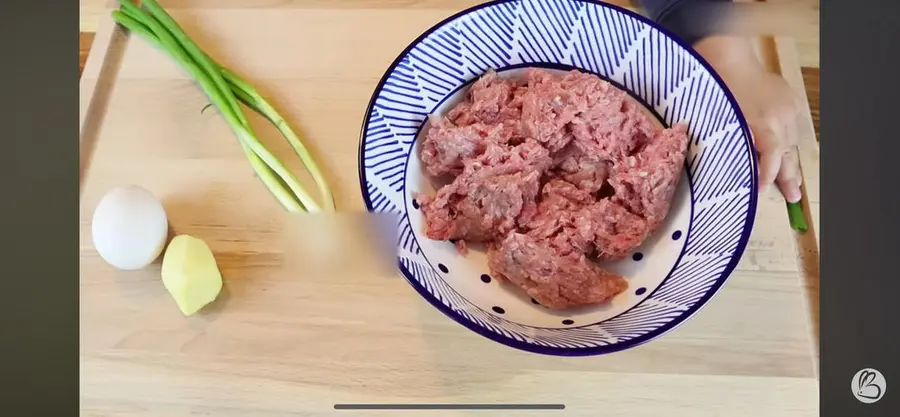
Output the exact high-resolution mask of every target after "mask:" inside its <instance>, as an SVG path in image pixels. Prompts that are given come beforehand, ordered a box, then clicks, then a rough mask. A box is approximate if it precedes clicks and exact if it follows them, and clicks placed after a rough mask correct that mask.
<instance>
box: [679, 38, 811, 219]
mask: <svg viewBox="0 0 900 417" xmlns="http://www.w3.org/2000/svg"><path fill="white" fill-rule="evenodd" d="M695 49H697V51H698V52H699V53H700V54H701V55H702V56H703V57H704V58H705V59H706V60H707V61H709V63H710V64H711V65H712V66H713V68H715V70H716V72H718V74H719V76H721V77H722V80H723V81H725V84H726V85H728V88H729V89H730V90H731V92H732V94H734V97H735V99H736V100H737V102H738V105H739V106H740V108H741V111H742V112H743V113H744V117H745V118H746V119H747V123H748V124H749V126H750V131H751V134H752V136H753V141H754V143H755V145H756V149H757V151H758V152H759V183H760V188H761V189H760V191H764V190H765V187H768V186H770V185H772V184H773V183H774V184H775V185H776V186H777V187H778V189H779V191H781V194H782V195H783V196H784V198H785V200H787V201H788V202H789V203H795V202H797V201H800V198H801V192H800V186H801V184H802V178H803V177H802V175H801V172H800V159H799V156H798V155H797V146H796V144H797V124H798V122H799V118H800V115H801V114H802V111H801V109H802V105H801V102H800V99H799V97H798V96H797V95H796V94H794V92H793V91H792V90H791V87H790V85H788V83H787V81H785V80H784V78H782V77H781V76H779V75H777V74H773V73H771V72H769V71H768V70H766V68H765V67H764V66H763V65H762V64H761V63H760V62H759V60H758V59H757V57H756V54H755V52H754V49H753V44H752V43H750V41H749V39H744V38H738V37H728V36H712V37H709V38H706V39H703V40H701V41H699V42H697V43H696V44H695Z"/></svg>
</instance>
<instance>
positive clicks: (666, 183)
mask: <svg viewBox="0 0 900 417" xmlns="http://www.w3.org/2000/svg"><path fill="white" fill-rule="evenodd" d="M524 78H525V79H524V80H523V81H521V82H516V81H512V80H506V79H501V78H499V77H498V76H497V75H496V74H495V73H493V72H488V73H486V74H484V75H483V76H482V77H481V78H480V79H479V80H477V81H476V82H475V83H474V84H473V85H472V87H471V88H470V89H469V90H468V92H467V95H466V98H465V99H464V100H463V101H462V102H461V103H459V104H457V105H456V106H455V107H453V109H451V110H450V111H449V112H447V115H446V116H444V117H441V116H432V118H431V120H430V122H429V126H428V130H427V132H426V134H425V139H424V140H423V142H422V144H421V149H422V150H421V159H422V163H423V165H424V167H425V170H426V171H427V172H428V173H429V174H430V175H432V176H434V177H436V178H437V177H439V178H443V179H444V180H447V181H450V182H449V183H448V184H447V185H445V186H443V187H441V188H439V189H438V191H437V193H436V194H435V195H434V196H427V195H418V196H417V199H418V200H419V202H420V207H421V210H422V213H423V216H424V217H425V234H426V236H427V237H428V238H430V239H435V240H451V241H454V242H455V244H456V246H457V248H458V249H459V250H460V252H463V253H464V252H465V251H466V248H467V245H466V242H482V243H487V245H488V264H489V267H490V269H491V272H492V273H493V274H494V275H495V276H496V277H497V278H499V279H505V280H507V281H509V282H511V283H513V284H515V285H517V286H519V287H521V288H522V289H523V290H524V291H525V292H527V293H528V294H529V295H530V296H531V297H532V298H534V299H535V301H537V302H538V303H540V304H541V305H543V306H545V307H548V308H553V309H564V308H569V307H574V306H580V305H587V304H596V303H602V302H604V301H607V300H609V299H611V298H612V297H614V296H615V295H617V294H619V293H621V292H622V291H624V290H625V289H626V288H627V287H628V284H627V281H626V280H625V279H624V278H623V277H621V276H618V275H615V274H612V273H610V272H607V271H605V270H604V269H603V268H602V267H601V266H600V265H599V264H598V263H597V262H596V261H597V260H617V259H622V258H623V257H625V256H627V255H628V254H629V253H631V252H632V251H633V250H634V249H635V248H637V247H638V246H640V245H641V243H643V242H644V240H645V239H646V238H647V237H648V236H649V235H651V234H652V233H653V232H654V231H655V229H656V228H657V227H659V225H660V224H661V223H662V222H663V221H664V220H665V218H666V215H667V213H668V211H669V206H670V204H671V201H672V197H673V194H674V191H675V188H676V187H677V185H678V181H679V179H680V176H681V170H682V169H683V165H684V157H685V153H686V151H687V132H686V126H684V125H683V124H679V125H676V126H674V127H672V128H668V129H660V128H658V127H657V125H656V124H654V122H653V121H652V120H651V119H650V117H649V116H648V115H647V113H645V112H644V110H643V109H642V108H641V106H640V105H639V104H638V103H637V102H636V101H634V100H633V99H631V98H630V97H629V96H628V94H627V93H625V92H624V91H622V90H620V89H618V88H616V87H615V86H613V85H611V84H609V83H608V82H606V81H603V80H602V79H600V78H599V77H597V76H594V75H590V74H585V73H581V72H578V71H571V72H568V73H565V74H562V75H559V74H555V73H550V72H547V71H543V70H539V69H532V70H529V71H528V72H527V73H526V76H525V77H524Z"/></svg>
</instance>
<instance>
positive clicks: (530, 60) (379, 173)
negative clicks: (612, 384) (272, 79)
mask: <svg viewBox="0 0 900 417" xmlns="http://www.w3.org/2000/svg"><path fill="white" fill-rule="evenodd" d="M529 66H540V67H545V68H550V69H558V70H566V69H572V68H577V69H580V70H582V71H588V72H591V73H594V74H597V75H599V76H600V77H602V78H604V79H606V80H608V81H610V82H612V83H614V84H616V85H618V86H619V87H620V88H623V89H625V90H626V91H628V92H630V93H631V94H632V95H633V96H634V97H635V98H636V99H638V100H639V101H640V102H642V103H643V104H644V105H645V106H646V107H647V108H648V109H649V110H651V111H652V112H653V113H655V114H656V116H657V117H658V118H659V119H660V121H661V122H663V123H664V124H666V125H672V124H674V123H676V122H679V121H684V122H686V123H687V124H688V125H689V130H688V133H689V135H690V137H691V141H690V145H689V151H688V155H687V160H686V164H685V166H686V169H685V173H684V176H683V178H682V181H681V182H680V188H679V189H678V191H677V194H676V196H675V200H674V202H673V205H672V209H671V211H670V213H669V217H668V221H667V222H666V223H665V225H664V226H662V227H661V229H660V230H659V231H658V232H657V233H656V234H655V235H654V236H653V237H651V238H650V239H648V241H647V242H645V244H644V245H643V246H642V247H640V248H639V249H638V250H637V251H636V252H635V253H634V254H633V256H631V257H629V258H628V259H626V260H623V261H619V262H616V263H612V264H605V266H606V267H607V268H608V269H610V270H612V271H615V272H619V273H621V274H623V275H624V276H626V277H627V278H628V282H629V289H628V290H627V292H626V293H623V294H621V295H619V296H617V297H616V298H615V299H614V300H612V302H610V303H608V304H605V305H600V306H596V307H590V308H581V309H577V310H572V311H562V312H560V311H551V310H549V309H546V308H544V307H541V306H539V305H536V304H534V303H532V301H531V300H530V299H529V298H528V297H527V296H526V295H524V293H523V292H521V291H519V290H518V289H517V288H513V287H511V284H505V283H504V284H501V283H499V282H498V281H497V280H495V279H492V278H491V277H490V275H489V274H490V272H489V270H488V267H487V263H486V257H485V255H484V253H481V252H476V251H473V252H471V253H470V254H469V256H467V257H463V256H461V255H459V254H458V253H457V251H456V250H455V249H454V247H453V245H452V244H451V243H449V242H437V241H432V240H429V239H428V238H426V237H425V236H424V233H423V218H422V214H421V212H420V211H419V210H418V204H417V203H416V201H415V200H414V199H413V195H414V193H416V192H429V193H430V192H433V187H432V185H431V182H430V180H429V179H428V178H427V177H426V176H425V174H424V173H423V171H422V169H421V166H420V162H419V157H418V152H417V146H416V143H417V138H418V136H419V135H421V134H422V132H423V126H424V124H425V122H426V119H427V116H428V115H429V114H431V113H438V114H440V113H441V112H443V111H446V110H447V109H448V108H449V107H450V106H451V105H452V104H455V103H456V102H457V101H458V100H460V99H461V98H462V92H464V91H465V89H466V88H467V87H468V86H469V85H470V83H471V82H472V81H473V80H474V79H476V78H477V77H478V76H479V75H481V74H482V73H484V72H485V71H486V70H487V69H489V68H493V69H495V70H496V71H497V72H498V73H500V75H501V76H515V73H516V71H517V70H520V69H521V68H523V67H529ZM755 155H756V153H755V150H754V148H753V145H752V143H751V140H750V135H749V130H748V128H747V125H746V122H745V121H744V119H743V116H742V115H741V113H740V110H739V109H738V106H737V104H736V103H735V101H734V98H733V97H732V95H731V93H730V92H729V91H728V90H727V89H726V88H725V87H724V84H723V83H722V81H721V79H720V78H719V77H718V76H717V75H716V74H715V73H714V72H713V70H712V69H711V68H710V67H709V65H708V64H707V63H706V62H705V61H703V60H702V59H701V58H700V57H699V56H698V55H697V54H696V53H695V52H694V51H693V50H692V49H690V48H689V47H688V46H686V45H684V44H683V43H681V42H680V41H679V40H676V39H675V38H674V37H672V36H671V35H670V34H669V33H668V32H666V30H664V29H662V28H660V27H659V26H657V25H656V24H654V23H652V22H650V21H649V20H647V19H645V18H644V17H642V16H640V15H638V14H635V13H633V12H630V11H628V10H625V9H622V8H618V7H615V6H612V5H608V4H603V3H599V2H594V1H585V0H505V1H494V2H490V3H486V4H483V5H480V6H477V7H474V8H472V9H469V10H466V11H463V12H461V13H458V14H456V15H454V16H452V17H450V18H448V19H446V20H444V21H443V22H441V23H439V24H438V25H436V26H435V27H433V28H431V29H429V30H428V31H427V32H426V33H424V34H423V35H421V36H420V37H419V38H418V39H416V40H415V41H414V42H413V43H412V44H411V45H409V46H408V47H407V48H406V49H405V50H404V51H403V52H402V53H401V54H400V56H399V57H398V58H397V59H396V60H395V61H394V63H393V64H391V66H390V68H388V70H387V72H386V73H385V75H384V77H383V78H382V79H381V82H379V83H378V87H377V88H376V90H375V93H374V95H373V97H372V100H371V102H370V104H369V108H368V109H367V112H366V119H365V122H364V124H363V129H362V137H361V143H360V152H359V170H360V183H361V186H362V192H363V198H364V200H365V202H366V205H367V207H368V209H369V210H370V211H373V212H390V213H397V214H399V224H398V232H399V242H398V248H397V250H398V256H399V267H400V270H401V272H402V273H403V275H404V276H405V277H406V278H407V280H408V281H409V283H410V284H411V285H412V286H413V288H415V289H416V291H418V293H419V294H420V295H421V296H422V297H424V298H425V299H426V300H428V301H429V302H430V303H431V304H432V305H433V306H434V307H436V308H437V309H438V310H440V311H441V312H443V313H444V314H446V315H447V316H449V317H450V318H452V319H454V320H456V321H457V322H459V323H460V324H462V325H464V326H465V327H467V328H469V329H470V330H472V331H474V332H476V333H478V334H480V335H482V336H485V337H487V338H489V339H491V340H494V341H496V342H499V343H502V344H504V345H507V346H511V347H514V348H517V349H522V350H526V351H530V352H536V353H542V354H552V355H565V356H579V355H597V354H602V353H609V352H614V351H619V350H622V349H627V348H630V347H633V346H636V345H639V344H641V343H643V342H646V341H648V340H651V339H653V338H655V337H657V336H659V335H661V334H663V333H665V332H667V331H669V330H671V329H672V328H674V327H675V326H677V325H678V324H680V323H682V322H684V321H685V320H686V319H687V318H688V317H690V316H691V315H692V314H694V313H695V312H696V311H697V310H698V309H699V308H700V307H701V306H702V305H703V304H705V303H706V302H707V301H708V300H709V299H710V297H712V295H713V294H714V293H715V292H716V291H717V290H718V289H719V288H720V287H721V286H722V284H723V283H724V282H725V280H726V278H728V276H729V274H731V272H732V271H733V270H734V268H735V265H736V264H737V263H738V260H739V259H740V258H741V254H742V253H743V251H744V248H745V247H746V245H747V241H748V239H749V236H750V230H751V228H752V226H753V219H754V216H755V213H756V202H757V193H756V188H757V172H756V159H755Z"/></svg>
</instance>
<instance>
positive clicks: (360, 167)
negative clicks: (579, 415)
mask: <svg viewBox="0 0 900 417" xmlns="http://www.w3.org/2000/svg"><path fill="white" fill-rule="evenodd" d="M516 1H523V0H491V1H487V2H484V3H481V4H477V5H474V6H471V7H468V8H465V9H463V10H461V11H459V12H456V13H454V14H452V15H450V16H448V17H446V18H444V19H442V20H441V21H439V22H437V23H435V24H434V25H432V26H430V27H429V28H428V29H426V30H425V31H424V32H422V33H421V34H420V35H419V36H417V37H416V38H415V39H414V40H412V41H411V42H410V43H409V44H408V45H407V46H406V47H405V48H403V50H402V51H401V52H400V53H399V54H398V55H397V57H396V58H394V60H393V61H392V62H391V64H390V65H389V66H388V67H387V69H385V71H384V73H383V74H382V76H381V78H380V79H379V81H378V84H376V86H375V89H374V90H373V92H372V95H371V97H370V99H369V103H368V104H367V105H366V110H365V112H364V113H363V115H364V117H363V121H362V126H361V129H360V134H359V145H358V147H357V148H358V152H357V172H358V176H359V185H360V193H361V194H362V198H363V202H364V203H365V206H366V210H367V211H369V212H371V211H372V210H373V209H374V207H373V205H372V201H371V198H370V197H369V195H368V194H367V193H366V189H367V186H366V183H367V177H366V170H365V165H364V154H365V152H364V145H365V138H366V130H367V127H368V125H369V117H368V115H369V114H371V113H372V110H373V108H374V106H375V102H376V100H377V99H378V95H379V92H380V91H381V90H382V89H383V88H384V85H385V83H386V82H387V80H388V79H389V77H390V75H391V74H392V73H393V72H394V70H395V69H396V68H397V65H398V64H399V63H400V62H401V61H402V59H403V58H404V57H405V56H406V55H408V54H409V52H410V51H411V50H412V49H413V48H415V47H416V45H418V44H420V43H421V42H422V41H423V40H424V39H425V38H427V37H428V36H429V35H431V34H432V33H434V32H435V31H437V30H438V29H440V28H442V27H444V26H445V25H447V23H449V22H452V21H454V20H456V19H458V18H460V17H462V16H465V15H467V14H470V13H473V12H476V11H478V10H481V9H484V8H489V7H494V6H497V5H501V4H504V3H512V2H516ZM568 1H572V2H576V3H577V2H580V3H586V4H591V5H594V6H599V7H605V8H607V9H610V10H611V11H613V12H617V13H622V14H624V15H626V16H629V17H631V18H633V19H636V20H638V21H640V22H641V23H643V24H646V25H648V26H650V27H651V28H653V29H655V30H657V31H659V32H660V33H662V34H663V35H665V36H666V37H667V38H669V39H670V40H671V41H673V42H674V43H676V44H677V45H678V46H680V47H681V49H683V50H684V51H686V52H687V53H688V54H690V55H691V56H692V57H693V58H694V59H696V60H697V62H699V63H700V65H702V66H703V68H704V69H706V71H707V72H708V73H709V74H710V76H711V77H712V79H713V80H714V81H715V82H716V84H718V86H719V87H720V88H721V89H722V92H723V94H724V96H725V98H726V99H727V100H728V103H729V104H730V105H731V107H732V108H733V109H734V112H735V117H736V118H737V120H738V124H739V126H740V129H741V131H742V132H743V133H744V137H745V140H746V141H747V146H748V148H749V151H750V152H751V156H752V158H751V163H750V168H751V170H752V173H751V175H750V182H751V183H750V188H751V192H750V201H749V204H748V207H747V220H746V222H745V223H744V229H743V232H742V233H741V238H740V241H739V242H738V245H737V247H736V248H735V251H734V254H733V255H732V257H731V259H730V260H729V262H728V264H727V265H726V266H725V269H724V270H723V271H722V273H721V276H720V278H719V279H718V280H716V282H715V283H713V285H712V286H711V287H710V288H709V289H708V290H706V293H705V294H704V295H703V297H701V298H700V299H699V300H697V302H696V303H694V305H692V306H691V307H690V308H688V309H687V310H684V311H683V312H682V313H681V314H679V315H678V316H676V317H673V318H672V319H671V320H669V321H668V322H666V323H665V324H662V325H660V326H659V327H657V328H655V329H653V330H651V331H649V332H647V333H645V334H643V335H641V336H638V337H635V338H632V339H629V340H626V341H624V342H617V343H613V344H609V345H604V346H594V347H588V348H563V347H550V346H542V345H537V344H532V343H528V342H522V341H518V340H515V339H512V338H508V337H505V336H503V335H501V334H498V333H495V332H493V331H490V330H489V329H485V328H483V327H481V326H479V325H477V324H476V323H473V322H471V321H469V320H467V319H466V318H465V317H463V316H460V315H459V314H457V313H456V312H454V311H453V310H452V309H451V308H449V307H447V306H445V305H444V304H443V303H441V302H440V301H439V300H437V299H436V298H435V297H434V296H433V295H432V294H431V293H430V292H428V290H426V289H425V287H424V286H422V285H421V284H420V283H418V282H416V280H415V279H413V278H411V277H412V273H411V272H410V271H409V270H408V269H407V268H406V267H405V266H404V265H403V263H402V262H401V261H400V260H399V259H398V260H397V267H398V269H399V270H400V273H401V274H402V275H403V277H404V278H405V280H406V282H407V283H409V285H410V286H412V287H413V289H415V290H416V292H417V293H418V294H419V296H421V297H422V298H424V299H425V300H427V301H428V302H429V304H431V305H432V306H433V307H435V308H436V309H437V310H438V311H440V312H441V313H443V314H444V315H445V316H447V317H449V318H450V319H452V320H453V321H455V322H457V323H459V324H460V325H462V326H464V327H466V328H467V329H469V330H471V331H472V332H474V333H476V334H478V335H480V336H482V337H485V338H487V339H490V340H493V341H494V342H497V343H500V344H502V345H505V346H508V347H511V348H514V349H517V350H521V351H525V352H529V353H537V354H542V355H549V356H563V357H582V356H597V355H603V354H609V353H614V352H619V351H623V350H626V349H630V348H633V347H636V346H639V345H642V344H644V343H647V342H649V341H651V340H654V339H657V338H659V337H661V336H663V335H665V334H667V333H669V332H670V331H672V330H674V329H676V328H677V327H679V326H680V325H681V324H683V323H684V322H686V321H687V320H688V319H689V318H691V317H693V316H694V315H695V314H696V313H697V312H699V311H700V310H701V309H703V307H705V306H706V305H707V304H708V303H709V301H710V299H712V297H713V296H715V295H716V294H717V293H718V292H719V290H720V289H721V288H722V286H723V285H724V284H725V282H726V281H727V280H728V279H729V278H730V277H731V275H732V274H733V273H734V270H735V269H736V268H737V265H738V263H739V262H740V260H741V259H742V258H743V254H744V252H745V250H746V248H747V244H748V243H749V241H750V235H751V234H752V232H753V226H754V224H755V220H756V214H757V205H758V202H759V193H757V192H754V190H757V189H758V188H759V156H758V155H759V154H758V151H757V149H756V145H755V144H754V141H753V140H752V136H751V133H750V128H749V125H748V123H747V120H746V118H745V117H744V113H743V111H742V110H741V108H740V105H739V104H738V102H737V100H736V99H735V97H734V94H733V93H732V92H731V90H730V89H729V88H728V86H727V85H726V84H725V82H724V81H723V80H722V77H721V76H719V74H718V72H716V71H715V69H714V68H713V67H712V65H710V63H709V62H708V61H707V60H706V59H704V58H703V57H702V56H701V55H700V54H699V53H698V52H697V51H696V50H695V49H694V48H693V46H691V45H690V44H688V43H687V42H685V41H684V40H682V39H680V38H679V37H678V36H676V35H675V34H674V33H672V32H671V31H669V30H668V29H666V28H665V27H663V26H662V25H660V24H658V23H656V22H654V21H652V20H650V19H649V18H647V17H645V16H643V15H641V14H639V13H636V12H633V11H631V10H628V9H626V8H624V7H621V6H618V5H615V4H610V3H606V2H603V1H600V0H568ZM626 91H628V92H629V93H631V91H630V90H627V89H626ZM691 206H692V207H693V201H692V202H691Z"/></svg>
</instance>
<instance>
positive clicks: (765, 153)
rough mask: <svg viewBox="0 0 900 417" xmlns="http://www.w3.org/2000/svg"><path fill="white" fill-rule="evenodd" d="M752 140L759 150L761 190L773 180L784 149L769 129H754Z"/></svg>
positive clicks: (776, 174) (779, 165) (779, 166)
mask: <svg viewBox="0 0 900 417" xmlns="http://www.w3.org/2000/svg"><path fill="white" fill-rule="evenodd" d="M753 141H754V142H755V144H756V149H757V150H758V151H759V188H760V190H761V191H762V190H765V189H766V188H767V187H768V186H770V185H772V183H774V182H775V178H776V177H777V176H778V171H779V169H780V168H781V163H782V159H783V158H782V156H783V155H784V151H783V150H782V149H781V147H780V146H778V141H777V140H776V138H775V137H774V135H773V133H772V131H771V130H769V129H765V128H763V129H756V130H754V131H753Z"/></svg>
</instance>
